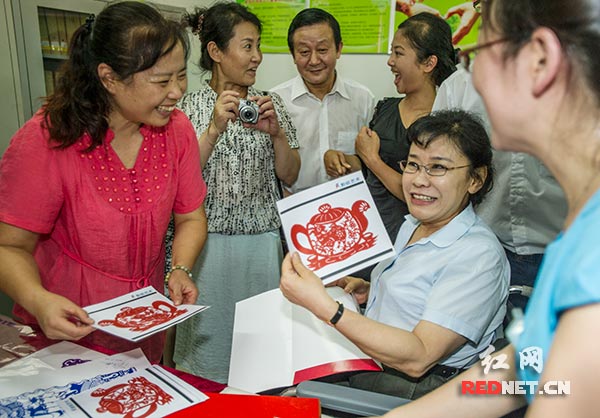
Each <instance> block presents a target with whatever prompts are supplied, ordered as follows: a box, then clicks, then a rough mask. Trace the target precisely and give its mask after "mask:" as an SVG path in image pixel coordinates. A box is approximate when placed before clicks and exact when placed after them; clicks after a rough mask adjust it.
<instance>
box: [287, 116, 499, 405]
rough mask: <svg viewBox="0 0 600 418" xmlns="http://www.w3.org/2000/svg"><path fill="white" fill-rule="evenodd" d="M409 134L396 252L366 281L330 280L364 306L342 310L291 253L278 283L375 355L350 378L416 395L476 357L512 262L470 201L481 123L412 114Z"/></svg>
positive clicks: (488, 337) (487, 166)
mask: <svg viewBox="0 0 600 418" xmlns="http://www.w3.org/2000/svg"><path fill="white" fill-rule="evenodd" d="M408 137H409V140H410V141H411V146H410V151H409V155H408V159H407V160H406V161H402V162H400V164H401V168H402V170H403V176H402V187H403V190H404V194H405V197H406V202H407V203H408V208H409V211H410V215H407V217H406V218H407V221H406V222H404V223H403V225H402V227H401V228H400V231H399V233H398V236H397V238H396V242H395V247H396V253H397V255H396V256H395V257H394V258H392V259H389V260H386V261H383V262H381V263H380V264H379V265H377V266H376V267H375V269H374V270H373V273H372V276H371V283H369V282H367V281H365V280H362V279H359V278H355V277H345V278H343V279H340V280H339V281H338V282H337V285H338V286H340V287H343V288H344V289H345V290H346V291H347V292H352V293H354V295H355V297H356V298H357V301H358V302H359V303H362V302H365V301H367V308H366V311H365V315H364V316H363V315H361V314H359V313H356V312H353V311H345V312H344V310H343V306H339V305H338V303H337V302H336V301H335V300H333V299H332V298H331V297H330V296H329V295H328V293H327V292H326V291H325V288H324V287H323V285H322V282H321V280H320V279H319V278H318V277H317V276H316V275H315V274H314V273H313V272H312V271H310V270H309V269H307V268H306V267H304V265H303V264H302V262H301V260H300V258H299V257H298V255H297V254H292V255H290V254H288V256H287V257H286V258H285V260H284V262H283V265H282V277H281V290H282V291H283V293H284V295H285V296H286V297H287V298H288V299H289V300H290V301H292V302H293V303H296V304H298V305H301V306H303V307H305V308H306V309H308V310H310V311H311V312H312V313H313V314H315V315H316V316H317V317H319V318H320V319H322V320H323V321H328V322H330V323H334V326H335V327H336V329H337V330H338V331H339V332H341V333H342V334H344V335H345V336H346V337H347V338H349V339H350V340H351V341H352V342H354V343H355V344H356V345H357V346H358V347H359V348H360V349H361V350H363V351H364V352H365V353H366V354H368V355H370V356H371V357H373V358H374V359H376V360H378V361H380V362H381V363H382V364H383V366H384V367H383V371H382V372H368V373H359V374H356V375H354V376H352V377H350V379H349V383H350V385H351V386H353V387H358V388H361V389H365V390H371V391H376V392H382V393H388V394H391V395H395V396H400V397H404V398H411V399H415V398H418V397H420V396H422V395H424V394H425V393H427V392H429V391H431V390H433V389H434V388H436V387H438V386H440V385H441V384H443V383H444V382H445V381H447V380H448V379H450V378H451V377H453V376H454V375H456V374H457V373H459V372H460V371H462V370H463V369H465V368H468V367H469V366H471V365H472V364H474V363H475V362H477V361H478V360H479V354H480V353H482V352H483V351H484V350H485V349H486V348H488V346H489V345H490V344H492V343H493V342H494V341H495V340H496V338H497V337H498V336H499V335H501V332H502V321H503V317H504V314H505V309H506V308H505V303H506V298H507V293H508V281H509V275H510V268H509V265H508V261H507V259H506V255H505V253H504V250H503V249H502V246H501V245H500V243H499V242H498V240H497V238H496V236H495V235H494V233H493V232H492V231H491V230H490V229H489V228H488V227H487V225H485V223H484V222H483V221H482V220H481V219H480V218H479V217H478V216H477V215H476V214H475V212H474V210H473V206H474V205H477V204H478V203H480V202H481V200H482V199H483V197H484V195H485V194H486V193H487V192H488V191H489V190H490V189H491V186H492V177H493V170H492V165H491V163H492V150H491V147H490V142H489V138H488V136H487V134H486V132H485V129H484V128H483V127H482V125H481V123H480V122H479V121H478V120H477V119H475V118H474V117H473V116H471V115H470V114H468V113H466V112H463V111H441V112H436V113H434V114H431V115H429V116H425V117H423V118H421V119H419V120H417V121H416V122H415V123H414V124H413V125H411V127H410V129H409V131H408ZM340 314H341V316H340Z"/></svg>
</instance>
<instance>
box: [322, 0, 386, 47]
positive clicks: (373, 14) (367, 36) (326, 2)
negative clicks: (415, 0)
mask: <svg viewBox="0 0 600 418" xmlns="http://www.w3.org/2000/svg"><path fill="white" fill-rule="evenodd" d="M390 4H391V3H390V1H389V0H311V2H310V5H311V7H318V8H320V9H323V10H327V11H328V12H329V13H331V14H332V15H333V16H335V18H336V19H337V21H338V22H339V23H340V28H341V30H342V40H343V42H344V53H372V54H377V53H383V54H385V53H387V51H388V48H389V44H390V39H389V32H390V8H391V7H390Z"/></svg>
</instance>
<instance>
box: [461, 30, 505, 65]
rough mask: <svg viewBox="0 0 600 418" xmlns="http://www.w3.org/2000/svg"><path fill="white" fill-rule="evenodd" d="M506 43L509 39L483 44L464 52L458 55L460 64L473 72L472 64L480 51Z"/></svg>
mask: <svg viewBox="0 0 600 418" xmlns="http://www.w3.org/2000/svg"><path fill="white" fill-rule="evenodd" d="M506 41H508V38H500V39H495V40H493V41H490V42H484V43H482V44H478V45H475V46H473V47H471V48H467V49H465V50H463V51H460V52H459V53H458V58H459V59H460V63H461V64H462V66H463V67H464V69H465V70H467V71H471V62H472V61H473V60H474V59H475V56H476V55H477V54H478V53H479V51H481V50H482V49H485V48H489V47H491V46H494V45H496V44H499V43H501V42H506Z"/></svg>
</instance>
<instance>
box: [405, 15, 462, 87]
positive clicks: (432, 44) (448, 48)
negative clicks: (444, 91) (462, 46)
mask: <svg viewBox="0 0 600 418" xmlns="http://www.w3.org/2000/svg"><path fill="white" fill-rule="evenodd" d="M398 31H400V32H401V33H402V35H403V36H404V37H405V38H406V39H407V40H408V42H410V44H411V46H412V47H413V49H414V50H415V53H416V54H417V59H418V60H419V62H424V61H425V60H427V58H429V57H430V56H431V55H435V56H436V57H437V59H438V62H437V65H436V66H435V68H434V69H433V73H432V78H433V82H434V83H435V85H436V86H439V85H440V84H442V82H443V81H444V80H445V79H446V78H448V76H449V75H450V74H452V73H453V72H454V71H456V53H455V51H454V47H453V46H452V29H450V25H448V23H447V22H446V21H445V20H444V19H442V18H441V17H438V16H435V15H433V14H431V13H419V14H416V15H414V16H411V17H409V18H408V19H406V20H405V21H404V22H402V23H400V25H399V26H398Z"/></svg>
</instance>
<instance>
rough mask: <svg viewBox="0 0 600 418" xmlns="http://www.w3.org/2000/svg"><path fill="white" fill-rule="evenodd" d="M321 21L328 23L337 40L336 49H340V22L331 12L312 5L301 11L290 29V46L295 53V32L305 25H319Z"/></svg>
mask: <svg viewBox="0 0 600 418" xmlns="http://www.w3.org/2000/svg"><path fill="white" fill-rule="evenodd" d="M319 23H327V24H328V25H329V27H330V28H331V31H332V32H333V40H334V41H335V49H336V51H338V50H339V47H340V44H341V43H342V31H341V30H340V24H339V23H338V21H337V20H336V19H335V17H333V15H332V14H331V13H329V12H326V11H325V10H323V9H318V8H316V7H311V8H308V9H304V10H302V11H300V12H299V13H298V14H297V15H296V16H295V17H294V19H292V23H290V27H289V29H288V35H287V43H288V47H289V48H290V52H291V53H292V54H294V33H296V31H297V30H298V29H300V28H302V27H304V26H312V25H317V24H319Z"/></svg>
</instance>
